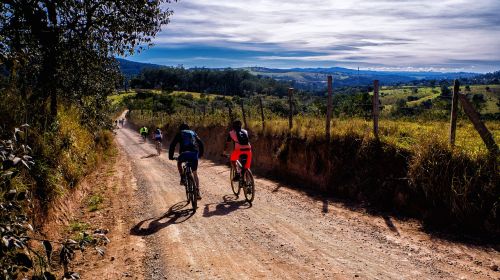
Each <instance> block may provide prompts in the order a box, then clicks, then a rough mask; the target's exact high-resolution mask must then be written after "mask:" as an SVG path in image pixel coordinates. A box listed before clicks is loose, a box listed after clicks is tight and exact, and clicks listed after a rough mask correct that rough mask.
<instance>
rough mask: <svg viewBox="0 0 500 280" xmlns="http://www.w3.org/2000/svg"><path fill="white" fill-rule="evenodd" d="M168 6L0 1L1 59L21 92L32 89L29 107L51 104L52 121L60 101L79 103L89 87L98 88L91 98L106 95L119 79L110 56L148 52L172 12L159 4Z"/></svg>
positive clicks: (126, 0)
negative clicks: (24, 89) (0, 2)
mask: <svg viewBox="0 0 500 280" xmlns="http://www.w3.org/2000/svg"><path fill="white" fill-rule="evenodd" d="M174 1H175V0H174ZM170 2H171V0H115V1H101V0H88V1H65V0H39V1H15V0H5V1H2V4H0V13H1V16H0V38H2V40H1V41H2V43H0V59H1V61H5V62H6V65H7V67H8V69H9V71H10V75H11V76H12V77H13V78H15V79H16V80H17V81H18V83H20V84H22V87H26V86H27V87H29V88H30V92H32V94H31V96H30V98H31V102H30V103H34V102H36V103H40V104H42V106H40V107H42V108H43V107H44V106H43V104H46V103H50V113H51V116H52V117H53V118H54V117H55V116H56V114H57V102H58V99H61V98H62V99H70V100H71V101H74V100H80V99H81V96H82V95H86V94H87V93H86V90H88V88H89V85H92V84H93V85H96V84H97V86H90V88H91V89H92V90H93V91H92V92H91V94H96V93H98V94H102V95H105V94H106V93H107V92H109V90H110V87H111V86H113V87H114V83H116V80H117V77H116V75H115V74H116V73H118V71H117V64H116V61H115V59H114V56H115V55H127V54H132V53H134V52H136V51H140V50H141V49H143V48H144V47H147V46H148V45H149V44H150V43H151V39H152V38H153V37H154V36H155V35H156V34H157V33H158V32H159V31H160V28H161V25H162V24H167V23H168V22H169V16H170V15H171V11H170V10H169V9H164V8H163V6H162V4H165V3H170ZM110 71H111V73H114V74H112V75H110ZM103 72H105V73H107V75H101V74H103ZM96 73H97V75H96ZM24 76H29V79H28V80H27V79H25V77H24ZM28 81H29V84H26V83H27V82H28ZM66 89H70V90H71V92H70V93H69V95H68V94H65V93H67V91H66ZM101 90H104V92H101ZM96 91H97V92H96ZM100 99H102V98H100Z"/></svg>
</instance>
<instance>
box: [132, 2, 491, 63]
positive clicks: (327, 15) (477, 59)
mask: <svg viewBox="0 0 500 280" xmlns="http://www.w3.org/2000/svg"><path fill="white" fill-rule="evenodd" d="M171 8H172V9H173V10H174V12H175V14H174V16H173V17H172V22H171V23H170V24H169V25H168V26H166V28H164V30H163V31H162V32H161V33H160V34H159V36H158V37H157V38H156V39H155V44H156V48H159V49H161V50H162V52H152V50H150V51H146V52H145V53H144V54H143V55H140V56H138V57H135V58H133V59H136V60H141V59H142V60H148V61H151V62H155V61H154V60H155V59H163V61H165V57H170V59H171V60H172V63H171V64H174V63H173V61H174V60H175V61H184V63H183V64H185V65H188V66H195V65H197V66H234V63H237V62H238V60H239V62H240V64H241V66H243V65H249V64H251V65H263V66H283V67H294V66H296V65H295V64H300V65H301V66H307V63H308V62H310V66H318V65H319V66H333V65H344V66H346V65H349V66H352V65H356V64H358V65H373V67H377V65H379V67H380V68H387V67H398V68H401V67H402V68H406V67H413V68H419V67H421V68H425V69H428V68H429V67H436V68H438V67H439V68H443V67H446V68H447V69H449V70H475V71H488V70H492V69H495V68H500V65H499V64H498V62H499V61H500V52H499V51H498V50H499V49H500V16H499V15H498V11H500V1H499V0H440V1H437V0H419V1H417V0H350V1H345V0H329V1H325V0H309V1H303V0H301V1H299V0H288V1H276V0H254V1H248V0H231V1H213V0H181V1H180V2H178V3H176V4H172V6H171ZM193 46H196V48H194V49H193V48H192V47H193ZM183 48H187V49H189V48H191V49H192V50H193V52H192V53H191V57H189V56H187V55H186V56H185V57H175V56H173V55H172V54H175V53H176V52H178V51H175V49H183ZM205 48H208V49H210V48H218V49H226V50H230V51H229V52H228V53H227V54H224V52H223V51H221V52H220V53H211V54H209V55H204V54H203V53H204V49H205ZM238 51H240V52H242V53H243V54H244V55H240V56H238V55H236V53H237V52H238ZM169 52H170V53H169ZM152 54H155V55H152ZM161 55H163V56H161ZM200 57H203V58H204V59H202V60H200V59H196V58H200ZM210 58H212V59H213V61H212V62H211V61H210ZM235 60H236V61H235ZM215 61H218V62H217V63H215ZM228 61H231V63H228ZM233 62H234V63H233ZM218 63H220V65H219V64H218ZM224 63H226V64H224ZM167 64H168V63H167ZM236 66H238V65H236Z"/></svg>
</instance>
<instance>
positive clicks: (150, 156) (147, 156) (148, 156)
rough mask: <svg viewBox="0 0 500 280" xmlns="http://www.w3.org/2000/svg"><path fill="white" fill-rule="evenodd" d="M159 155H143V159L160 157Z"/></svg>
mask: <svg viewBox="0 0 500 280" xmlns="http://www.w3.org/2000/svg"><path fill="white" fill-rule="evenodd" d="M158 156H159V155H158V154H149V155H146V156H142V157H141V159H145V158H152V157H158Z"/></svg>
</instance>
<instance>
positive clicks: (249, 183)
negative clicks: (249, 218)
mask: <svg viewBox="0 0 500 280" xmlns="http://www.w3.org/2000/svg"><path fill="white" fill-rule="evenodd" d="M244 176H245V177H244V178H245V185H244V186H243V193H244V194H245V200H246V201H247V202H250V203H252V201H253V199H254V197H255V182H254V180H253V174H252V171H250V169H248V170H245V175H244Z"/></svg>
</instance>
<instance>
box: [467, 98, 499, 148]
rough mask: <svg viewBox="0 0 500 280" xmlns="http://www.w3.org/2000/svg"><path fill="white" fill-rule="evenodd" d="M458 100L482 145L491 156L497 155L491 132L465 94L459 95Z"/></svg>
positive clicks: (496, 146)
mask: <svg viewBox="0 0 500 280" xmlns="http://www.w3.org/2000/svg"><path fill="white" fill-rule="evenodd" d="M458 98H459V100H460V103H461V104H462V108H464V112H465V114H466V115H467V116H468V117H469V119H470V121H471V122H472V124H473V125H474V128H475V129H476V130H477V132H479V135H480V136H481V139H483V142H484V144H486V147H487V148H488V150H489V151H490V153H491V154H492V155H498V152H499V150H498V145H497V143H495V139H494V138H493V135H491V132H490V131H489V130H488V128H486V126H485V125H484V123H483V122H482V121H481V119H480V118H479V113H478V112H476V110H475V109H474V107H473V106H472V104H471V103H470V102H469V100H468V99H467V97H466V96H465V94H462V93H459V94H458Z"/></svg>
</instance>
